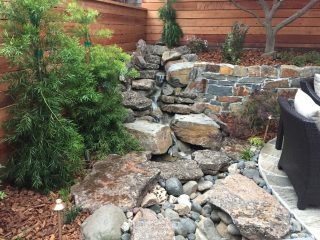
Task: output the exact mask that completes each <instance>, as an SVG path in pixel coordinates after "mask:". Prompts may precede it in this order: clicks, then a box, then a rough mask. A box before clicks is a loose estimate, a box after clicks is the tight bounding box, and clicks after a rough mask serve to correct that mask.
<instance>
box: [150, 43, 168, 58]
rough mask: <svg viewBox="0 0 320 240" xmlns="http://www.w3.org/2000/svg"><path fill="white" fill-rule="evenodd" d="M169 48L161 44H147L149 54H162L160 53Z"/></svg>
mask: <svg viewBox="0 0 320 240" xmlns="http://www.w3.org/2000/svg"><path fill="white" fill-rule="evenodd" d="M168 50H169V49H168V48H167V47H166V46H161V45H147V52H148V53H149V54H150V55H158V56H162V54H163V53H164V52H165V51H168Z"/></svg>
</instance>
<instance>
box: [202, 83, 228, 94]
mask: <svg viewBox="0 0 320 240" xmlns="http://www.w3.org/2000/svg"><path fill="white" fill-rule="evenodd" d="M232 89H233V87H232V86H220V85H217V84H210V85H209V87H208V93H209V94H213V95H216V96H232Z"/></svg>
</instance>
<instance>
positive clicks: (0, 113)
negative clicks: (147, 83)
mask: <svg viewBox="0 0 320 240" xmlns="http://www.w3.org/2000/svg"><path fill="white" fill-rule="evenodd" d="M81 4H83V5H84V6H85V7H89V8H94V9H97V10H98V11H99V12H100V13H101V14H100V17H99V20H98V22H97V23H96V24H95V26H93V27H94V28H108V29H111V30H113V32H114V34H113V37H112V38H111V39H99V40H96V39H94V42H95V43H97V42H99V43H100V44H103V45H110V44H117V45H118V46H120V47H122V48H123V49H124V50H126V51H131V50H134V49H135V46H136V43H137V41H138V40H139V39H141V38H142V39H146V17H147V10H146V9H143V8H138V7H134V6H130V5H127V4H123V3H118V2H114V1H110V0H84V1H82V3H81ZM13 70H14V69H10V67H9V66H8V64H7V62H6V60H5V59H4V58H0V76H1V75H2V74H4V73H6V72H9V71H13ZM6 90H7V85H5V84H0V124H1V123H3V122H4V121H6V120H7V119H8V109H9V108H10V105H11V104H12V99H11V98H10V96H8V95H7V93H6ZM3 136H4V131H3V129H2V128H1V127H0V139H1V138H2V137H3ZM7 152H8V149H7V147H6V146H5V145H4V144H3V143H0V164H1V163H4V162H5V160H6V159H7Z"/></svg>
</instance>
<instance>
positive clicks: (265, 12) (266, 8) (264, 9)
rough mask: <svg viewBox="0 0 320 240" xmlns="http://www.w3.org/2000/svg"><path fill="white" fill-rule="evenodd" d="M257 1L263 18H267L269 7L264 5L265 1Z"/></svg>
mask: <svg viewBox="0 0 320 240" xmlns="http://www.w3.org/2000/svg"><path fill="white" fill-rule="evenodd" d="M258 1H259V4H260V6H261V7H262V9H263V11H264V16H265V17H267V16H269V12H270V9H269V6H268V4H267V3H266V1H265V0H258Z"/></svg>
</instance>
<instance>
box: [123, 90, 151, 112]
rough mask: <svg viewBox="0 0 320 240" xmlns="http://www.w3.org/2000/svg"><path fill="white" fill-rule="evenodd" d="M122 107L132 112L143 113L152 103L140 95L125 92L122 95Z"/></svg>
mask: <svg viewBox="0 0 320 240" xmlns="http://www.w3.org/2000/svg"><path fill="white" fill-rule="evenodd" d="M122 97H123V105H124V106H125V107H127V108H131V109H132V110H138V111H143V110H147V109H149V108H150V107H151V104H152V101H151V99H149V98H146V97H145V96H143V95H142V94H140V93H137V92H134V91H126V92H123V93H122Z"/></svg>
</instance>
